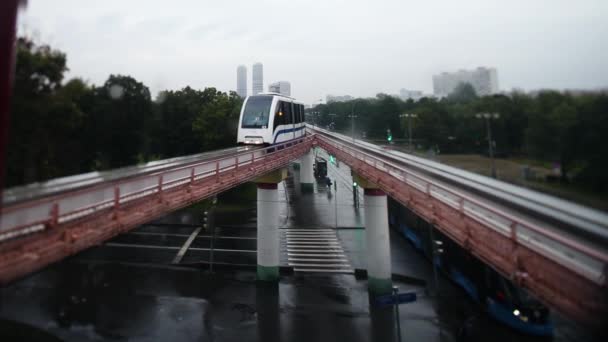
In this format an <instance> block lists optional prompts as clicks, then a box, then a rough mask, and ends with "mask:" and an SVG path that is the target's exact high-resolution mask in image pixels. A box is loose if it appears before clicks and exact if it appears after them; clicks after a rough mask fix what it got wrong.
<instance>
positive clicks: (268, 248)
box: [257, 183, 280, 281]
mask: <svg viewBox="0 0 608 342" xmlns="http://www.w3.org/2000/svg"><path fill="white" fill-rule="evenodd" d="M277 185H278V184H276V183H258V269H257V278H258V280H265V281H276V280H278V279H279V248H280V245H279V191H278V189H277V188H278V186H277Z"/></svg>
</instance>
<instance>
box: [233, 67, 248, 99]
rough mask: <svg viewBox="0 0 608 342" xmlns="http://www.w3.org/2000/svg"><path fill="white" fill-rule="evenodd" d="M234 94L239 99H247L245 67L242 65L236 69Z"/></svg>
mask: <svg viewBox="0 0 608 342" xmlns="http://www.w3.org/2000/svg"><path fill="white" fill-rule="evenodd" d="M236 93H237V94H238V95H239V96H240V97H247V67H246V66H244V65H239V66H238V67H237V68H236Z"/></svg>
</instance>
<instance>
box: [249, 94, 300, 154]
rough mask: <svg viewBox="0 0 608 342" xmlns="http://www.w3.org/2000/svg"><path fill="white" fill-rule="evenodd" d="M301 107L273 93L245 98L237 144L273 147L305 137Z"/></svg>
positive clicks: (293, 101) (291, 99)
mask: <svg viewBox="0 0 608 342" xmlns="http://www.w3.org/2000/svg"><path fill="white" fill-rule="evenodd" d="M305 131H306V129H305V123H304V105H303V104H302V103H300V102H298V101H296V100H295V99H294V98H292V97H289V96H284V95H281V94H276V93H262V94H259V95H253V96H248V97H247V98H246V99H245V101H244V102H243V108H241V117H240V119H239V131H238V135H237V143H239V144H246V145H275V144H279V143H284V142H286V141H289V140H293V139H298V138H301V137H303V136H304V135H305Z"/></svg>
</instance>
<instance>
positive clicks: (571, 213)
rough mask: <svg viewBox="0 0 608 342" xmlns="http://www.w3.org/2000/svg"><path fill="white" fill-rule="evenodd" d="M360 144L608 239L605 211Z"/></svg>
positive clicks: (336, 136) (334, 136) (340, 137)
mask: <svg viewBox="0 0 608 342" xmlns="http://www.w3.org/2000/svg"><path fill="white" fill-rule="evenodd" d="M308 128H309V130H310V131H313V132H320V133H322V134H323V135H328V136H330V137H331V138H332V139H337V140H341V141H343V142H344V144H345V145H353V144H354V143H353V142H351V140H350V139H347V137H345V136H343V135H341V134H337V133H334V132H329V131H327V130H324V129H321V128H318V127H311V126H308ZM356 146H357V150H368V151H373V153H383V154H385V155H387V154H388V158H390V159H392V160H396V161H397V162H401V163H404V164H407V165H408V166H411V167H413V168H416V169H418V170H421V171H422V172H425V173H431V174H432V175H433V176H437V177H441V178H445V179H446V180H447V181H449V182H454V183H456V185H457V186H460V187H461V188H471V189H474V190H475V191H477V192H483V193H484V195H483V196H491V197H496V198H499V199H501V200H503V201H504V202H505V203H509V205H516V206H518V207H521V208H523V209H524V210H531V211H534V212H535V213H537V214H539V215H545V216H547V217H551V219H552V220H553V221H554V222H559V223H560V224H561V225H565V226H570V227H573V228H576V229H579V230H581V231H584V233H585V234H588V235H589V236H590V237H591V239H595V240H598V239H601V240H603V241H604V242H605V243H608V215H606V214H605V213H602V212H599V211H597V210H593V209H590V208H586V207H583V206H580V205H578V204H576V203H570V202H567V201H564V200H561V199H558V198H555V197H552V196H549V195H546V194H542V193H538V192H535V191H532V190H529V189H525V188H520V187H517V186H515V185H512V184H508V183H504V182H500V181H497V180H494V179H490V178H487V177H484V176H480V175H476V174H473V173H471V172H468V171H465V170H460V169H456V168H454V167H451V166H448V165H443V164H439V163H436V162H433V161H430V160H426V159H423V158H419V157H416V156H410V155H405V154H403V153H400V152H398V151H388V152H387V151H386V150H384V149H381V148H380V147H378V146H376V145H372V144H369V143H367V142H363V141H360V140H357V141H356ZM551 202H553V203H551ZM596 242H597V241H596Z"/></svg>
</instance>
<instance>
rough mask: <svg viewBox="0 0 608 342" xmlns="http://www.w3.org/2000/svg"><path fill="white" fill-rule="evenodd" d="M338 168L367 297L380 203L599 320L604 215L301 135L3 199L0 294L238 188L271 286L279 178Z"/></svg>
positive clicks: (564, 306) (606, 312)
mask: <svg viewBox="0 0 608 342" xmlns="http://www.w3.org/2000/svg"><path fill="white" fill-rule="evenodd" d="M313 147H319V148H322V149H325V150H326V151H327V152H328V153H330V154H332V155H334V156H336V157H337V158H338V159H340V160H341V161H342V162H344V163H346V164H348V165H349V166H350V167H351V169H352V170H353V172H354V173H355V175H354V177H355V178H356V179H358V180H359V182H360V184H361V185H362V186H363V187H364V188H365V192H364V193H365V199H364V203H365V218H366V220H365V226H366V237H367V245H368V252H367V254H368V256H367V257H368V274H369V279H368V282H369V288H370V293H376V294H382V293H385V292H387V291H388V292H390V285H391V283H390V281H391V280H390V275H391V269H390V253H389V252H388V251H389V248H388V247H387V244H388V222H387V221H388V219H387V205H386V198H387V195H388V196H390V197H392V198H393V199H395V200H397V201H399V202H400V203H401V204H403V205H404V206H406V207H408V208H409V209H410V210H412V211H414V212H415V213H417V214H418V215H419V216H420V217H422V218H424V219H425V220H427V221H429V222H430V223H432V224H433V225H435V226H436V227H437V228H438V229H440V230H441V231H442V232H443V233H444V234H446V235H447V236H449V237H450V238H452V239H453V240H454V241H456V242H457V243H459V244H460V245H462V246H463V247H464V248H466V249H467V250H469V251H470V252H471V253H472V254H474V255H475V256H477V257H478V258H479V259H481V260H483V261H484V262H486V263H487V264H488V265H490V266H492V267H493V268H494V269H496V270H497V271H498V272H500V273H501V274H503V275H504V276H506V277H507V278H509V279H511V280H512V281H514V282H515V283H517V284H518V285H519V286H521V287H523V288H526V289H528V290H529V291H530V292H532V293H533V294H535V296H536V297H537V298H539V299H540V300H541V301H543V302H544V303H546V304H547V305H549V306H551V307H553V308H555V309H556V310H558V311H560V312H562V313H564V314H566V315H567V316H569V317H571V318H573V319H575V320H577V321H579V322H584V323H587V324H590V325H599V324H602V321H603V319H604V318H605V317H607V316H608V294H607V293H608V291H606V290H607V288H606V287H607V281H606V274H607V267H608V266H607V265H608V247H607V246H608V215H606V214H604V213H601V212H597V211H594V210H591V209H588V208H585V207H581V206H578V205H575V204H573V203H569V202H566V201H563V200H560V199H557V198H554V197H551V196H547V195H543V194H539V193H537V192H534V191H530V190H527V189H522V188H519V187H516V186H512V185H509V184H506V183H503V182H500V181H496V180H493V179H489V178H487V177H483V176H479V175H475V174H472V173H470V172H466V171H462V170H458V169H455V168H452V167H448V166H445V165H441V164H439V163H436V162H432V161H428V160H425V159H422V158H418V157H415V156H412V155H408V154H404V153H400V152H396V151H390V150H387V149H384V148H382V147H380V146H377V145H373V144H369V143H366V142H363V141H359V140H353V139H352V138H350V137H346V136H343V135H340V134H337V133H334V132H329V131H326V130H322V129H319V128H316V127H312V126H308V135H307V136H306V137H305V138H303V139H300V140H297V141H292V142H289V143H285V144H281V145H276V146H271V147H267V148H253V147H239V148H231V149H225V150H220V151H214V152H210V153H203V154H199V155H194V156H188V157H181V158H174V159H168V160H163V161H158V162H152V163H148V164H146V165H142V166H136V167H130V168H124V169H119V170H114V171H108V172H102V173H89V174H84V175H78V176H73V177H67V178H61V179H56V180H51V181H48V182H45V183H41V184H34V185H29V186H25V187H20V188H14V189H8V190H6V191H5V192H4V194H3V202H4V207H3V208H2V211H1V216H0V284H7V283H9V282H11V281H13V280H15V279H18V278H20V277H23V276H25V275H27V274H29V273H31V272H35V271H36V270H39V269H41V268H43V267H45V266H47V265H49V264H51V263H53V262H56V261H58V260H61V259H62V258H65V257H67V256H69V255H72V254H74V253H77V252H79V251H82V250H84V249H86V248H88V247H90V246H93V245H96V244H99V243H101V242H103V241H105V240H107V239H109V238H111V237H113V236H115V235H117V234H120V233H122V232H125V231H128V230H130V229H132V228H134V227H136V226H138V225H140V224H142V223H145V222H147V221H150V220H153V219H155V218H157V217H160V216H163V215H165V214H167V213H169V212H171V211H174V210H176V209H179V208H182V207H185V206H187V205H190V204H192V203H195V202H197V201H200V200H202V199H205V198H208V197H211V196H214V195H216V194H218V193H221V192H222V191H225V190H227V189H229V188H232V187H234V186H236V185H238V184H241V183H244V182H248V181H256V182H257V183H258V214H257V215H258V223H257V224H258V238H257V240H258V278H260V279H262V280H268V281H274V280H277V279H278V264H279V260H278V250H279V238H278V223H277V222H274V221H276V220H274V221H273V217H275V216H276V215H275V210H276V206H277V201H275V200H273V199H275V197H276V196H277V194H276V192H277V190H276V189H277V187H276V183H278V182H280V181H281V180H282V179H283V178H282V172H281V170H283V169H284V167H285V166H286V165H287V164H288V163H290V162H292V161H294V160H296V159H298V158H300V159H301V162H302V163H301V170H302V171H301V183H303V184H309V183H312V182H313V177H312V163H313V161H312V159H313V154H312V152H311V148H313Z"/></svg>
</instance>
